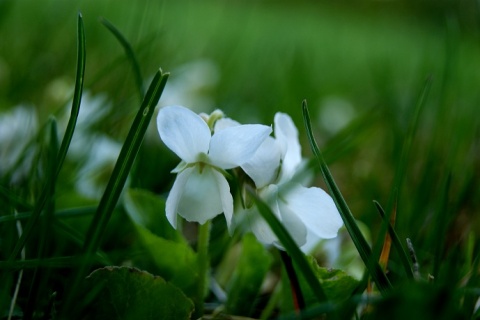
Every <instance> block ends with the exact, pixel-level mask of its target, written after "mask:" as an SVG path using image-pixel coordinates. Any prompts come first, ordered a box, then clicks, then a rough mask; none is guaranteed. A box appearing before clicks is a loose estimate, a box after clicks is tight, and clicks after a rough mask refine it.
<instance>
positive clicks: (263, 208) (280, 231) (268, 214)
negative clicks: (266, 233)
mask: <svg viewBox="0 0 480 320" xmlns="http://www.w3.org/2000/svg"><path fill="white" fill-rule="evenodd" d="M247 190H248V192H249V193H250V195H251V196H252V197H253V199H254V201H255V204H256V205H257V208H258V211H259V212H260V214H261V215H262V217H263V218H264V219H265V221H266V222H267V223H268V225H269V226H270V228H271V229H272V231H273V232H274V233H275V235H276V236H277V238H278V240H280V242H281V244H282V245H283V247H284V248H285V250H286V251H287V253H288V254H289V255H290V257H291V258H292V259H293V261H294V262H295V264H296V265H297V267H298V269H299V270H300V272H301V273H302V275H303V277H304V278H305V280H306V281H307V283H308V284H309V286H310V288H311V289H312V291H313V293H314V294H315V296H316V297H317V299H318V302H320V303H324V302H326V301H327V296H326V295H325V292H324V291H323V288H322V286H321V284H320V282H319V280H318V279H317V277H316V276H315V274H314V273H313V270H312V268H311V267H310V264H309V263H308V260H307V258H306V257H305V255H304V254H303V252H302V251H301V250H300V249H299V248H298V246H297V244H296V243H295V241H294V240H293V238H292V236H291V235H290V234H289V233H288V231H287V229H285V227H284V226H283V225H282V223H281V222H280V221H279V220H278V219H277V217H276V216H275V215H274V214H273V213H272V210H270V208H269V207H268V205H267V204H266V203H265V202H264V201H262V199H260V198H259V197H258V196H257V194H256V192H255V191H254V190H253V189H252V188H251V187H249V186H247Z"/></svg>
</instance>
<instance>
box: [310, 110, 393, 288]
mask: <svg viewBox="0 0 480 320" xmlns="http://www.w3.org/2000/svg"><path fill="white" fill-rule="evenodd" d="M302 107H303V119H304V122H305V127H306V131H307V135H308V140H309V142H310V147H311V148H312V151H313V154H314V155H315V157H316V158H317V160H318V163H319V165H320V170H321V171H322V175H323V178H324V180H325V183H326V184H327V187H328V189H329V191H330V195H331V196H332V198H333V200H334V202H335V204H336V206H337V208H338V211H339V212H340V215H341V216H342V219H343V223H344V224H345V227H346V228H347V231H348V233H349V234H350V237H351V238H352V241H353V243H354V244H355V247H356V248H357V250H358V253H359V254H360V257H361V258H362V260H363V262H364V263H365V265H366V267H367V269H368V270H369V272H370V275H371V276H372V278H373V280H374V281H375V283H376V284H377V287H378V289H379V290H380V292H382V293H383V292H385V291H386V290H387V289H389V288H390V287H391V284H390V281H389V280H388V278H387V277H386V275H385V273H383V271H382V268H381V267H380V265H379V263H378V262H377V261H376V260H373V259H372V250H371V248H370V246H369V245H368V243H367V240H365V237H364V236H363V235H362V233H361V232H360V229H359V228H358V225H357V224H356V222H355V218H354V217H353V215H352V213H351V212H350V209H349V208H348V205H347V203H346V201H345V199H344V198H343V195H342V193H341V192H340V190H339V189H338V187H337V185H336V183H335V180H334V179H333V177H332V174H331V173H330V169H328V166H327V164H326V162H325V160H324V159H323V156H322V154H321V152H320V149H319V148H318V146H317V143H316V141H315V137H314V136H313V131H312V127H311V122H310V115H309V113H308V107H307V102H306V101H304V102H303V105H302Z"/></svg>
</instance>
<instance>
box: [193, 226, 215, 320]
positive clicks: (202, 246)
mask: <svg viewBox="0 0 480 320" xmlns="http://www.w3.org/2000/svg"><path fill="white" fill-rule="evenodd" d="M210 226H211V221H210V220H208V221H207V222H205V223H204V224H201V225H199V227H198V241H197V255H198V271H199V280H198V286H197V297H196V299H195V300H196V301H195V316H194V317H193V319H197V318H199V317H201V316H203V299H204V297H205V292H206V286H207V284H208V271H209V268H210V257H209V256H208V244H209V241H210Z"/></svg>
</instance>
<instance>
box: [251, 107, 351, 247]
mask: <svg viewBox="0 0 480 320" xmlns="http://www.w3.org/2000/svg"><path fill="white" fill-rule="evenodd" d="M274 133H275V138H272V137H269V138H268V139H267V140H265V141H264V142H263V144H262V145H261V146H260V148H258V150H257V152H256V153H255V155H254V156H253V157H252V158H251V159H250V160H249V161H247V162H246V163H244V164H243V165H242V169H243V170H244V171H245V173H246V174H247V175H248V176H249V177H250V178H251V179H252V180H253V182H254V183H255V186H256V188H257V192H258V195H259V196H260V197H261V198H262V199H264V200H265V201H266V202H267V204H268V205H269V206H270V208H271V209H272V212H273V213H274V214H275V215H276V216H277V218H278V219H279V220H280V221H281V222H283V224H284V226H285V227H286V228H287V230H288V231H289V233H290V235H291V236H292V237H293V239H294V240H295V242H296V243H297V244H298V246H301V247H302V246H303V247H305V250H307V249H308V248H310V247H311V246H312V244H313V242H315V243H316V242H318V240H319V239H329V238H334V237H336V236H337V232H338V229H339V228H340V227H341V226H342V224H343V222H342V219H341V217H340V214H339V212H338V210H337V208H336V206H335V204H334V202H333V200H332V198H331V197H330V196H329V195H328V194H327V193H326V192H325V191H323V190H322V189H320V188H316V187H310V188H306V187H304V186H302V185H301V184H299V183H298V182H295V181H292V179H293V178H294V176H295V173H296V172H297V171H298V169H299V168H300V166H301V162H302V157H301V147H300V143H299V141H298V130H297V128H296V127H295V124H294V123H293V121H292V119H291V118H290V117H289V116H288V115H286V114H284V113H277V114H276V115H275V118H274ZM245 214H246V218H245V219H246V220H247V223H248V224H249V226H250V229H251V230H252V232H253V233H254V234H255V235H256V237H257V238H258V239H259V240H260V241H261V242H263V243H265V244H274V245H275V246H277V247H279V248H281V249H282V245H281V244H280V242H279V241H278V239H277V237H276V236H275V234H274V233H273V231H272V230H271V229H270V227H269V226H268V224H267V223H266V222H265V220H264V219H263V218H262V217H261V216H260V215H259V213H258V211H257V209H256V207H255V206H254V207H251V208H247V209H246V210H245ZM302 249H304V248H302Z"/></svg>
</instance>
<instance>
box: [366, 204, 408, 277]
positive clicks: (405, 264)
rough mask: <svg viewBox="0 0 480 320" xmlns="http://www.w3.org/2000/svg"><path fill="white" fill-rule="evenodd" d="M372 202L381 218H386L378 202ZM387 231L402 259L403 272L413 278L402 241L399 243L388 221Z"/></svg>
mask: <svg viewBox="0 0 480 320" xmlns="http://www.w3.org/2000/svg"><path fill="white" fill-rule="evenodd" d="M373 203H374V204H375V207H376V208H377V210H378V213H379V214H380V216H381V217H382V219H383V220H386V218H387V217H386V216H385V211H384V210H383V208H382V206H381V205H380V203H378V202H377V201H373ZM386 223H388V221H386ZM388 233H389V234H390V237H391V238H392V243H393V246H394V247H395V249H396V250H397V252H398V255H399V256H400V260H401V261H402V264H403V268H404V269H405V273H406V275H407V277H408V278H409V279H413V278H414V276H413V271H412V267H411V264H410V261H409V260H408V256H407V253H406V252H405V249H404V248H403V246H402V243H401V241H400V239H399V238H398V235H397V232H396V231H395V229H394V228H393V226H392V225H391V224H390V223H388Z"/></svg>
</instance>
